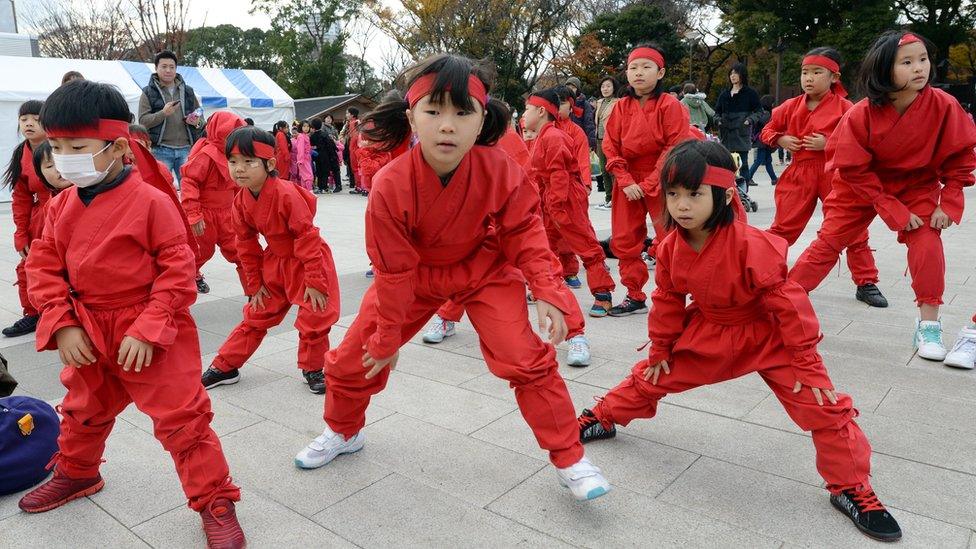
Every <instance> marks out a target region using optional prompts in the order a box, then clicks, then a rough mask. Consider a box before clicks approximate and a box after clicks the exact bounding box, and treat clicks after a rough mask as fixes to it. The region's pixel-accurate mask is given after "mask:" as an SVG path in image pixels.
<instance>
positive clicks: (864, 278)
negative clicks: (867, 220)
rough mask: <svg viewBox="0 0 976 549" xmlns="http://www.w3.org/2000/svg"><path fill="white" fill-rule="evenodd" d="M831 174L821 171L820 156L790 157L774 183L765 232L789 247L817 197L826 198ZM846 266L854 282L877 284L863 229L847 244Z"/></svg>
mask: <svg viewBox="0 0 976 549" xmlns="http://www.w3.org/2000/svg"><path fill="white" fill-rule="evenodd" d="M832 177H833V175H832V174H829V173H827V172H826V171H825V170H824V161H823V159H822V158H806V159H803V160H794V161H793V163H792V164H790V165H789V166H788V167H787V168H786V170H785V171H784V172H783V175H782V176H780V178H779V182H778V183H777V184H776V193H775V194H774V199H775V201H776V217H775V218H774V219H773V224H772V226H771V227H769V232H770V233H772V234H774V235H776V236H779V237H782V238H783V239H784V240H786V242H787V243H788V244H789V245H790V246H792V245H793V244H794V243H795V242H796V241H797V239H798V238H800V234H802V233H803V229H805V228H806V227H807V223H809V222H810V217H811V216H813V210H814V209H815V208H816V207H817V199H818V198H819V199H820V201H821V202H824V203H825V202H826V201H827V195H829V194H830V187H831V184H830V182H831V179H832ZM847 267H848V268H849V269H850V271H851V278H852V279H853V280H854V284H855V285H857V286H863V285H865V284H877V282H878V267H877V265H875V263H874V254H872V253H871V248H870V247H868V232H867V230H865V231H864V234H862V235H859V236H858V237H857V238H855V239H854V241H853V242H851V244H850V245H849V246H848V247H847Z"/></svg>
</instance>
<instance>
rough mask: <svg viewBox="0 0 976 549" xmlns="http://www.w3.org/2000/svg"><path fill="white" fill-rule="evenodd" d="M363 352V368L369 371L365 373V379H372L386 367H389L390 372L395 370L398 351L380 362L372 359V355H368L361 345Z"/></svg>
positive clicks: (364, 347)
mask: <svg viewBox="0 0 976 549" xmlns="http://www.w3.org/2000/svg"><path fill="white" fill-rule="evenodd" d="M363 351H366V352H364V353H363V368H369V369H370V370H369V371H368V372H366V379H370V378H372V377H373V376H375V375H376V374H378V373H380V371H382V370H383V368H386V367H387V366H389V367H390V370H395V369H396V365H397V360H398V359H399V358H400V351H397V352H395V353H393V355H391V356H389V357H387V358H384V359H381V360H377V359H375V358H373V357H372V355H370V354H369V351H367V350H366V346H365V345H363Z"/></svg>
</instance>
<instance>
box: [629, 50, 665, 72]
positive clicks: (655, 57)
mask: <svg viewBox="0 0 976 549" xmlns="http://www.w3.org/2000/svg"><path fill="white" fill-rule="evenodd" d="M635 59H650V60H651V61H654V64H656V65H657V68H659V69H663V68H664V56H663V55H661V52H659V51H657V50H656V49H654V48H635V49H634V51H632V52H630V55H628V56H627V64H628V65H629V64H631V63H633V62H634V60H635Z"/></svg>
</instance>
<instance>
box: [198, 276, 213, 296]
mask: <svg viewBox="0 0 976 549" xmlns="http://www.w3.org/2000/svg"><path fill="white" fill-rule="evenodd" d="M197 293H201V294H209V293H210V285H209V284H207V281H206V280H204V279H203V277H202V276H201V277H200V278H198V279H197Z"/></svg>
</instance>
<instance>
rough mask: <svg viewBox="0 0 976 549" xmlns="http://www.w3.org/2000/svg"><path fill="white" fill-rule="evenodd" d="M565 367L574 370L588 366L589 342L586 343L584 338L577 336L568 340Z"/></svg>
mask: <svg viewBox="0 0 976 549" xmlns="http://www.w3.org/2000/svg"><path fill="white" fill-rule="evenodd" d="M566 365H567V366H573V367H576V368H585V367H586V366H589V365H590V342H589V341H587V339H586V336H584V335H578V336H576V337H574V338H572V339H570V340H569V353H567V355H566Z"/></svg>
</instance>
